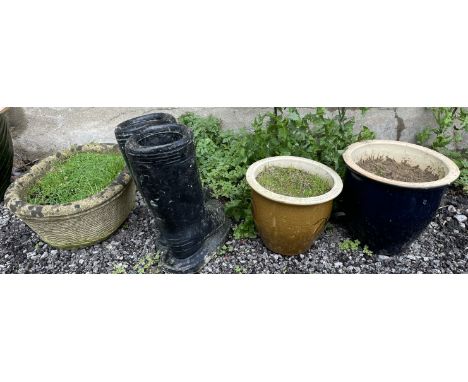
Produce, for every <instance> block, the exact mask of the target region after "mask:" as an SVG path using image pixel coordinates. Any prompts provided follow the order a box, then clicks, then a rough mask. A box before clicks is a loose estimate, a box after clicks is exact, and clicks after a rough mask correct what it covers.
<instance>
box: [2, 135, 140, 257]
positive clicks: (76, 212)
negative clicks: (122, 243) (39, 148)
mask: <svg viewBox="0 0 468 382" xmlns="http://www.w3.org/2000/svg"><path fill="white" fill-rule="evenodd" d="M76 151H93V152H116V153H120V152H119V149H118V146H117V145H115V144H89V145H85V146H77V147H72V148H71V149H70V150H65V151H62V152H59V153H57V154H55V155H51V156H49V157H47V158H45V159H43V160H42V161H40V162H39V163H38V164H37V165H35V166H33V167H32V168H31V169H30V170H29V172H28V173H26V174H25V175H24V176H22V177H21V178H19V179H17V180H16V181H15V182H14V183H13V184H11V185H10V187H9V188H8V190H7V192H6V194H5V205H6V207H8V209H9V210H10V211H12V212H13V213H14V214H15V215H16V216H17V217H18V218H20V219H21V220H22V221H23V222H25V223H26V224H27V225H28V226H29V227H30V228H31V229H32V230H34V231H35V232H36V233H37V234H38V235H39V237H40V238H41V240H42V241H44V242H46V243H47V244H49V245H51V246H52V247H57V248H80V247H85V246H88V245H92V244H95V243H97V242H100V241H102V240H105V239H107V238H108V237H109V236H110V235H112V233H113V232H114V231H115V230H116V229H117V228H119V227H120V225H121V224H122V223H123V222H124V221H125V219H127V217H128V215H129V213H130V212H131V211H132V209H133V207H134V205H135V184H134V183H133V180H132V178H131V176H130V174H129V172H128V170H127V168H125V169H124V170H123V171H122V172H121V173H120V174H119V175H118V176H117V178H116V179H115V180H114V181H113V182H112V183H111V184H110V185H109V186H107V187H106V188H105V189H104V190H102V191H101V192H99V193H97V194H95V195H92V196H90V197H88V198H86V199H83V200H79V201H76V202H71V203H67V204H55V205H33V204H28V203H27V201H26V197H27V192H28V190H29V188H30V187H31V186H32V185H34V184H35V182H36V181H37V180H38V179H39V178H41V177H42V176H43V175H44V174H46V173H47V172H48V171H50V169H51V168H52V167H53V165H54V163H56V162H57V161H58V160H61V159H64V158H67V157H69V156H70V155H72V154H73V153H74V152H76Z"/></svg>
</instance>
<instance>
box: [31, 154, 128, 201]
mask: <svg viewBox="0 0 468 382" xmlns="http://www.w3.org/2000/svg"><path fill="white" fill-rule="evenodd" d="M124 165H125V163H124V159H123V157H122V155H120V154H116V153H95V152H78V153H75V154H73V155H71V156H70V157H69V158H67V159H65V160H61V161H58V162H57V163H56V164H55V165H54V166H53V168H52V169H51V171H50V172H48V173H47V174H45V175H44V176H43V177H41V178H40V179H39V180H38V181H37V183H36V184H34V185H33V186H32V187H31V189H30V190H29V191H28V195H27V200H28V203H31V204H62V203H70V202H74V201H77V200H82V199H85V198H87V197H89V196H91V195H94V194H97V193H98V192H100V191H102V190H103V189H105V188H106V187H107V186H108V185H109V184H110V183H112V181H113V180H114V179H115V178H116V177H117V175H118V174H119V173H120V172H121V171H122V170H123V168H124Z"/></svg>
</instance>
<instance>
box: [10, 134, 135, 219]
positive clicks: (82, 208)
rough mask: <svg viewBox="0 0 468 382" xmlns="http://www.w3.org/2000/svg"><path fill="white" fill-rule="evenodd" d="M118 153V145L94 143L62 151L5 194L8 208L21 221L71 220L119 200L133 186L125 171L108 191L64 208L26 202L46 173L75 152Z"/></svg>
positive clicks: (12, 185)
mask: <svg viewBox="0 0 468 382" xmlns="http://www.w3.org/2000/svg"><path fill="white" fill-rule="evenodd" d="M114 150H115V151H116V152H119V151H118V145H117V144H114V143H91V144H87V145H80V146H72V147H71V148H70V149H67V150H63V151H59V152H57V153H56V154H53V155H50V156H48V157H46V158H44V159H42V160H41V161H40V162H39V163H37V164H36V165H34V166H33V167H31V169H30V170H29V171H28V172H27V173H26V174H24V175H23V176H22V177H21V178H19V179H17V180H16V181H15V182H13V183H12V184H11V185H10V187H9V188H8V189H7V191H6V193H5V206H6V207H7V208H8V209H10V210H11V211H12V212H13V213H15V214H16V215H17V216H18V217H20V218H28V219H42V218H51V217H53V218H68V217H70V216H73V215H77V214H82V213H87V212H89V211H91V210H93V209H95V208H98V207H101V206H102V205H103V204H105V203H108V202H110V201H111V200H113V199H115V198H116V197H118V196H119V195H120V194H121V193H122V192H123V191H124V190H125V188H126V187H127V186H128V185H129V184H130V182H131V180H132V178H131V176H130V173H129V172H128V169H127V168H126V167H125V168H124V169H123V170H122V171H121V172H120V173H119V175H117V177H116V178H115V179H114V180H113V181H112V183H110V184H109V185H108V186H107V187H106V188H105V189H103V190H102V191H100V192H98V193H97V194H94V195H91V196H89V197H87V198H85V199H81V200H77V201H74V202H70V203H64V204H47V205H40V204H29V203H27V202H26V198H25V195H24V193H25V191H26V190H27V189H28V188H29V187H30V186H31V185H32V184H33V183H34V182H35V181H36V179H37V178H38V177H39V176H41V175H42V174H41V173H42V172H43V171H47V169H48V167H49V166H50V165H51V164H52V163H53V162H55V161H57V160H58V159H60V158H63V157H67V156H69V155H71V154H73V153H75V152H86V151H91V152H108V151H114Z"/></svg>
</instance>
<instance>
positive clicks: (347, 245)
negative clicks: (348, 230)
mask: <svg viewBox="0 0 468 382" xmlns="http://www.w3.org/2000/svg"><path fill="white" fill-rule="evenodd" d="M339 247H340V250H341V251H345V252H346V251H351V252H352V251H359V250H360V247H361V242H360V241H359V240H351V239H346V240H343V241H342V242H341V243H340V244H339ZM362 253H364V255H367V256H372V255H373V254H374V252H372V251H371V250H370V249H369V247H368V246H367V245H364V247H363V248H362Z"/></svg>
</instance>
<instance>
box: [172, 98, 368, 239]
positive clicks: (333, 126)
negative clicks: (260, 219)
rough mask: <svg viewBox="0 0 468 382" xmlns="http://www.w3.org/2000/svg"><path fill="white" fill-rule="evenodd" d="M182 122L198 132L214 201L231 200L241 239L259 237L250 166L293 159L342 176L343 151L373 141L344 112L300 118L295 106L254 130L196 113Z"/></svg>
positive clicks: (259, 120)
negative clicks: (309, 161) (311, 161)
mask: <svg viewBox="0 0 468 382" xmlns="http://www.w3.org/2000/svg"><path fill="white" fill-rule="evenodd" d="M364 111H365V110H363V112H364ZM179 121H180V122H181V123H183V124H185V125H187V126H188V127H190V128H191V129H192V130H193V131H194V137H195V143H196V153H197V160H198V167H199V171H200V176H201V179H202V182H203V184H204V185H205V186H206V187H208V188H209V189H210V190H211V192H212V193H213V195H214V196H215V197H217V198H220V199H222V200H224V201H225V202H226V203H225V208H226V213H227V214H228V216H230V217H231V218H232V219H233V220H234V221H236V222H237V223H238V224H237V226H236V228H235V230H234V236H235V237H236V238H245V237H255V236H256V232H255V227H254V222H253V217H252V211H251V207H250V202H251V196H250V188H249V186H248V185H247V182H246V180H245V173H246V171H247V168H248V166H249V165H250V164H252V163H254V162H255V161H257V160H260V159H263V158H266V157H271V156H276V155H294V156H301V157H305V158H310V159H314V160H317V161H319V162H322V163H324V164H326V165H328V166H330V167H332V168H333V169H335V170H336V171H337V172H338V173H339V174H340V175H341V176H342V175H344V171H345V166H344V163H343V160H342V158H341V154H342V153H343V151H344V149H345V148H346V147H347V146H348V145H350V144H351V143H354V142H356V141H359V140H365V139H372V138H373V137H374V133H373V132H371V131H370V130H369V129H368V128H367V127H363V128H362V129H361V130H360V131H359V132H358V133H355V132H354V131H353V129H354V126H355V119H354V117H350V116H348V115H347V113H346V109H345V108H340V109H338V111H337V113H333V114H330V113H327V112H326V110H325V109H324V108H316V109H315V110H314V112H312V113H307V114H305V115H303V116H301V115H300V113H299V111H298V110H297V109H296V108H283V107H276V108H274V110H273V111H272V112H268V113H264V114H260V115H258V116H257V117H256V118H255V119H254V121H253V123H252V130H250V131H247V130H245V129H242V130H240V131H237V132H235V131H229V130H223V129H221V121H220V120H219V119H217V118H215V117H213V116H209V117H201V116H198V115H196V114H193V113H187V114H184V115H182V116H181V117H180V118H179Z"/></svg>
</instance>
